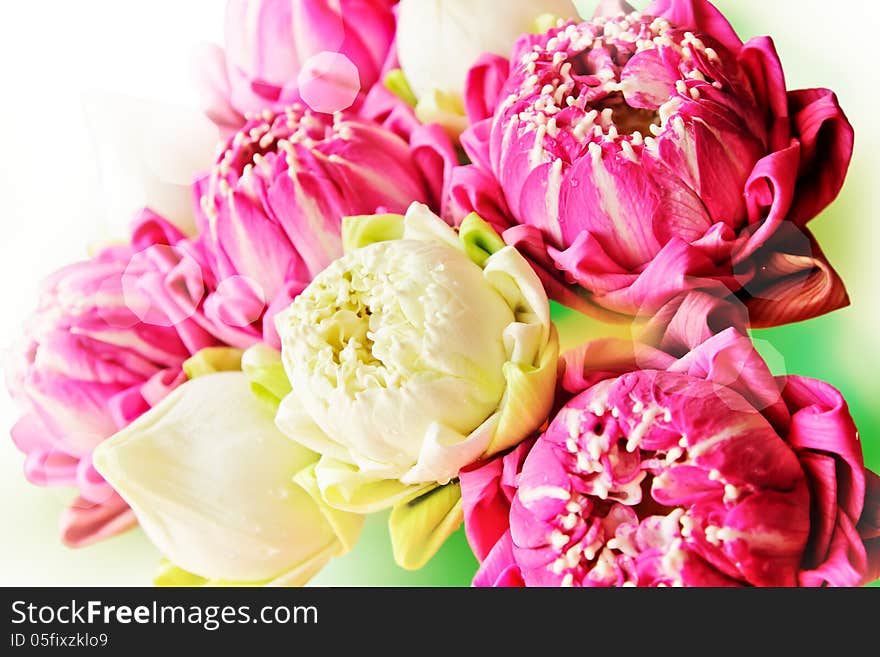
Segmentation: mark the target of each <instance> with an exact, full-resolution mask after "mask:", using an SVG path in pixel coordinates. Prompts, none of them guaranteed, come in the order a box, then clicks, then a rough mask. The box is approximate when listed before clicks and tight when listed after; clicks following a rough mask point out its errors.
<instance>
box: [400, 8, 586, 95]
mask: <svg viewBox="0 0 880 657" xmlns="http://www.w3.org/2000/svg"><path fill="white" fill-rule="evenodd" d="M398 11H399V13H398V27H397V52H398V55H399V57H400V64H401V68H402V69H403V72H404V74H405V75H406V79H407V81H408V82H409V85H410V87H411V88H412V90H413V92H414V93H415V95H416V96H417V97H419V98H421V97H422V96H424V95H426V94H428V93H429V92H430V91H431V90H435V89H436V90H438V91H441V92H443V93H446V94H450V95H453V96H461V95H462V93H463V92H464V82H465V78H466V77H467V72H468V69H470V67H471V66H472V65H473V64H474V62H475V61H476V60H477V58H479V56H480V55H482V54H483V53H486V52H493V53H495V54H497V55H503V56H504V57H510V53H511V50H512V48H513V43H514V41H516V39H517V37H519V36H520V35H521V34H524V33H526V32H530V31H531V30H532V29H533V28H534V22H535V20H536V19H537V18H538V17H539V16H541V15H542V14H553V15H556V16H559V17H563V18H574V17H575V16H576V15H577V12H576V10H575V7H574V5H573V4H572V2H571V0H516V1H515V2H498V0H401V2H400V8H399V10H398Z"/></svg>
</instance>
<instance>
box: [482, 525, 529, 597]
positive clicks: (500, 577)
mask: <svg viewBox="0 0 880 657" xmlns="http://www.w3.org/2000/svg"><path fill="white" fill-rule="evenodd" d="M473 585H474V586H477V587H521V586H524V583H523V581H522V574H521V573H520V571H519V567H518V566H517V565H516V561H515V560H514V557H513V541H511V538H510V532H509V531H508V532H506V533H505V534H504V535H503V536H502V537H501V539H500V540H499V541H498V542H497V543H495V545H494V546H493V547H492V550H491V552H489V554H488V555H487V556H486V557H485V559H483V561H482V563H481V564H480V568H479V570H477V574H476V575H474V581H473Z"/></svg>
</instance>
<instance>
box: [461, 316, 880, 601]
mask: <svg viewBox="0 0 880 657" xmlns="http://www.w3.org/2000/svg"><path fill="white" fill-rule="evenodd" d="M564 362H565V366H566V369H565V371H564V374H563V376H562V379H561V385H562V389H563V390H564V391H565V392H567V393H568V394H573V395H575V396H574V397H573V398H572V399H570V401H568V403H567V404H565V406H564V407H563V408H562V409H561V410H560V411H559V412H558V413H557V414H556V416H555V418H554V419H553V421H552V422H551V424H550V426H549V428H548V429H547V430H546V432H545V433H544V434H543V435H541V436H540V437H539V438H538V439H537V440H536V441H533V442H532V443H524V444H522V445H520V446H519V447H517V448H516V449H515V450H513V451H512V452H510V453H508V454H506V455H504V456H502V457H499V458H496V459H494V460H492V461H489V462H486V463H482V464H476V465H475V466H472V467H471V468H470V469H469V470H466V471H463V472H462V473H461V486H462V499H463V504H464V510H465V527H466V530H467V535H468V539H469V541H470V543H471V546H472V547H473V549H474V552H475V553H476V554H477V556H478V558H479V559H480V560H481V562H482V563H481V566H480V569H479V571H478V573H477V575H476V577H475V579H474V583H475V584H476V585H480V586H482V585H496V586H503V585H523V584H525V585H527V586H547V585H554V586H557V585H577V586H632V585H635V586H663V585H685V586H728V585H731V586H743V585H746V586H748V585H751V586H794V585H800V586H817V585H825V584H828V585H832V586H852V585H857V584H859V583H863V582H866V581H870V580H872V579H874V578H876V577H878V576H880V541H877V540H876V538H877V536H878V535H880V521H878V519H880V479H878V477H877V476H876V475H874V474H873V473H871V472H869V471H866V470H865V468H864V464H863V461H862V453H861V447H860V445H859V439H858V433H857V431H856V428H855V425H854V424H853V421H852V418H851V417H850V415H849V411H848V409H847V406H846V403H845V402H844V400H843V399H842V398H841V396H840V393H838V392H837V391H836V390H835V389H834V388H832V387H831V386H829V385H828V384H826V383H822V382H820V381H815V380H812V379H806V378H803V377H798V376H786V377H778V378H775V379H774V378H773V377H772V376H771V375H770V372H769V371H768V369H767V367H766V365H765V364H764V362H763V361H762V360H761V358H760V356H758V354H757V352H755V351H754V348H753V347H752V345H751V343H750V342H749V340H748V339H747V338H745V337H743V336H741V335H739V334H738V333H736V332H735V331H734V330H733V329H728V330H727V331H725V332H723V333H721V334H719V335H716V336H715V337H713V338H710V339H709V340H708V341H706V342H705V343H703V344H702V345H701V346H700V347H698V348H697V349H695V350H693V351H692V352H690V353H689V354H687V355H686V356H684V357H683V358H681V359H678V360H676V359H675V358H673V357H671V356H669V355H668V354H666V353H663V352H660V351H657V350H653V349H647V348H646V349H644V350H639V351H638V352H635V351H634V350H633V347H632V346H631V345H627V344H625V343H621V342H616V341H610V340H609V341H599V342H594V343H590V344H587V345H585V346H584V347H582V348H581V349H579V350H577V351H575V352H571V353H569V354H567V355H566V356H565V357H564ZM866 490H867V496H866Z"/></svg>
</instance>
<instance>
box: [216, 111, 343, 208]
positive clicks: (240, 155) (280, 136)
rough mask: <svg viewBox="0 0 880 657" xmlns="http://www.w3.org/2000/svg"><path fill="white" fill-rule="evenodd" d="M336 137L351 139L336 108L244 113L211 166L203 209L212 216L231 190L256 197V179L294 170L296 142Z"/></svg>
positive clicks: (313, 144)
mask: <svg viewBox="0 0 880 657" xmlns="http://www.w3.org/2000/svg"><path fill="white" fill-rule="evenodd" d="M336 139H341V140H346V141H347V140H349V139H351V128H350V127H349V126H347V125H346V124H345V122H344V121H343V119H342V115H341V114H339V113H336V114H334V115H333V116H332V119H331V118H330V117H329V116H327V115H325V114H316V113H314V112H312V111H311V110H309V109H307V108H305V107H304V106H303V105H302V104H300V103H296V104H294V105H291V106H289V107H287V108H285V109H284V111H283V112H278V113H275V112H271V111H269V110H264V111H263V112H262V113H259V114H253V115H248V121H247V123H246V124H245V125H244V127H242V128H241V130H239V131H238V132H236V133H235V135H234V136H233V137H232V139H231V140H230V141H229V142H228V143H227V144H226V148H225V150H224V151H223V152H222V153H221V155H220V156H219V157H218V159H217V162H216V163H215V165H214V167H213V168H212V169H211V179H210V186H209V190H208V193H207V194H206V195H204V196H202V198H201V199H200V203H201V205H202V208H203V209H204V210H205V212H206V213H207V214H208V216H209V217H211V218H214V217H216V214H217V208H218V205H219V204H220V203H222V202H223V200H224V199H227V198H228V197H229V196H230V195H231V194H232V191H233V190H236V191H239V192H242V193H244V194H246V195H247V196H248V197H250V198H252V199H254V200H256V199H257V198H258V196H259V194H260V185H259V183H257V181H256V180H255V179H256V178H261V177H262V178H272V177H273V176H274V175H276V174H277V173H278V171H279V168H282V169H283V168H287V169H288V170H290V169H293V168H294V167H295V165H296V162H297V159H298V157H299V154H298V152H297V148H296V146H301V147H303V148H306V149H313V148H316V147H320V146H321V145H322V144H328V143H331V142H333V141H334V140H336ZM279 164H280V165H281V166H280V167H279ZM284 165H286V167H285V166H284Z"/></svg>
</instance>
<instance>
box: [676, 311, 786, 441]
mask: <svg viewBox="0 0 880 657" xmlns="http://www.w3.org/2000/svg"><path fill="white" fill-rule="evenodd" d="M669 371H671V372H687V373H688V374H689V375H690V376H695V377H698V378H700V379H706V380H708V381H712V382H714V383H716V384H718V385H720V386H724V387H725V388H728V389H730V390H733V391H736V392H737V393H739V394H740V395H742V397H743V398H744V399H746V400H747V401H748V402H749V405H750V406H751V407H752V408H754V409H755V410H758V411H760V412H762V413H763V414H764V416H765V417H767V419H768V420H770V422H771V423H773V425H774V426H775V427H777V428H778V429H780V430H784V429H787V428H788V426H789V412H788V410H787V408H786V405H785V400H784V399H783V398H782V396H781V395H780V392H779V384H778V382H777V381H776V379H775V378H774V377H773V375H772V373H771V372H770V369H769V368H768V367H767V364H766V363H765V362H764V360H763V359H762V358H761V356H760V355H759V354H758V352H757V351H755V347H754V345H753V344H752V342H751V340H750V339H749V338H748V337H747V336H746V335H745V334H744V333H741V332H739V331H737V330H735V329H733V328H728V329H725V330H724V331H722V332H721V333H718V334H717V335H715V336H713V337H710V338H709V339H707V340H706V341H704V342H703V343H702V344H700V345H698V346H696V347H695V348H694V349H693V350H692V351H690V352H689V353H688V354H687V355H685V356H684V357H683V358H681V359H679V360H678V361H676V363H675V364H674V365H672V366H671V367H669Z"/></svg>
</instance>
